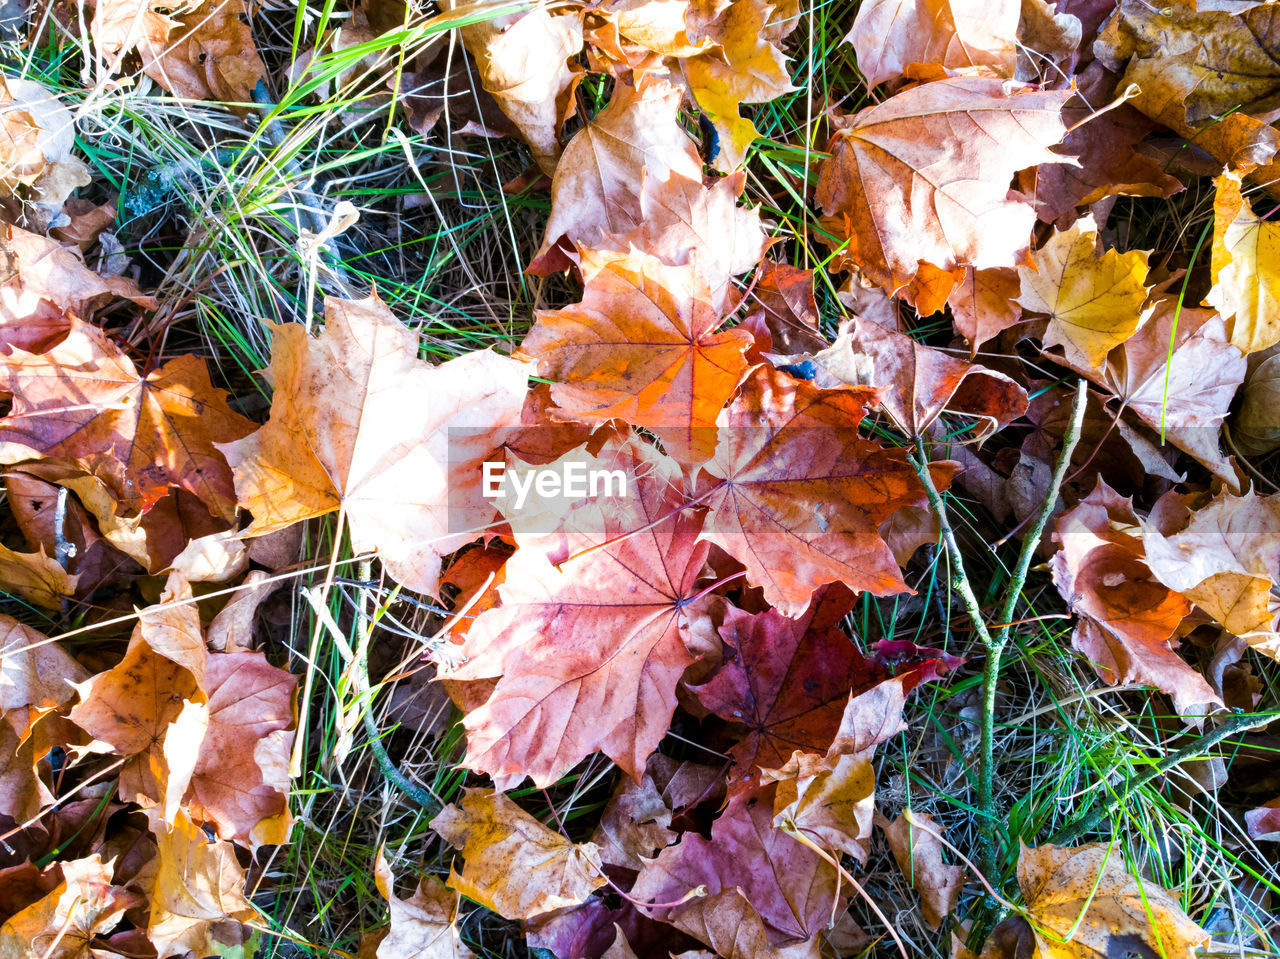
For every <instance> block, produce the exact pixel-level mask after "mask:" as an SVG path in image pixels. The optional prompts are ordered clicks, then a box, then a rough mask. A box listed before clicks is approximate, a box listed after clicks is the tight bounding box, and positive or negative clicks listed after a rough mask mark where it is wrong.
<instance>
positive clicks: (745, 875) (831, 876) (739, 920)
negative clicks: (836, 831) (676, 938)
mask: <svg viewBox="0 0 1280 959" xmlns="http://www.w3.org/2000/svg"><path fill="white" fill-rule="evenodd" d="M773 791H774V787H772V786H767V787H765V788H764V789H762V790H758V791H746V792H741V793H739V794H738V795H736V796H734V797H732V798H731V799H730V800H729V803H728V805H727V806H726V807H725V809H724V811H723V812H722V813H721V814H720V815H719V817H717V819H716V820H715V822H713V823H712V824H711V836H710V838H709V839H708V838H704V837H703V836H701V835H698V834H697V833H695V832H687V833H685V834H684V835H683V836H682V837H681V840H680V842H679V843H677V844H676V845H673V846H668V847H667V848H666V849H664V850H663V851H662V852H661V853H659V854H658V857H657V858H656V859H653V860H651V861H649V862H647V863H646V864H645V867H644V869H643V870H641V872H640V875H639V877H638V878H637V879H636V882H635V885H634V886H632V887H631V893H630V895H631V897H632V898H633V899H635V900H637V901H638V902H639V903H640V904H641V905H642V906H644V905H645V904H647V903H654V904H655V905H653V906H649V907H648V908H646V909H645V911H646V912H647V913H649V914H650V915H653V916H655V917H657V918H659V919H662V920H663V921H664V922H669V923H671V924H672V925H674V926H675V927H676V928H678V929H681V930H682V931H684V932H687V933H689V934H690V935H692V936H696V937H697V938H699V939H702V940H703V941H704V942H707V944H708V945H712V946H715V947H716V948H717V950H723V948H724V946H725V945H726V943H725V942H724V941H720V937H719V936H717V935H713V934H712V931H713V930H715V929H716V928H717V927H719V928H720V929H724V928H725V927H726V926H727V927H728V928H729V929H736V928H737V927H740V926H742V925H743V924H744V923H746V924H747V925H748V927H749V925H750V917H751V914H752V913H753V912H754V913H755V915H756V917H757V921H761V922H763V923H764V927H765V929H764V931H765V933H766V935H767V937H768V942H769V943H770V944H771V945H773V946H781V945H784V944H789V943H794V942H797V941H804V940H809V939H814V938H815V937H816V936H817V935H818V934H819V933H820V932H821V931H822V930H824V929H825V928H826V927H827V924H828V922H829V921H830V919H831V916H832V915H833V913H835V912H837V911H839V905H840V903H841V901H842V899H843V894H842V892H841V891H840V889H839V879H838V877H837V874H836V871H835V869H834V868H833V867H832V866H831V865H830V863H828V862H827V861H826V860H825V859H823V858H821V857H820V856H818V854H817V853H815V852H813V851H812V850H811V849H808V848H807V847H805V846H804V845H802V844H801V843H799V842H797V841H796V840H795V839H793V838H792V837H791V836H789V835H787V834H786V833H785V832H784V831H782V830H781V829H776V828H774V825H773V795H772V794H773ZM780 863H785V864H786V868H785V869H781V868H777V864H780ZM699 887H705V892H704V893H703V895H701V896H698V895H694V896H690V893H692V892H694V890H697V889H699ZM735 887H736V890H737V891H738V892H740V894H741V897H742V900H744V901H745V905H746V906H749V909H747V908H744V903H738V902H737V901H736V896H734V895H733V893H734V890H735ZM722 894H729V895H728V897H727V898H726V896H724V895H722ZM681 900H685V901H684V902H681ZM672 903H680V904H679V905H669V904H672ZM734 905H737V909H736V910H733V906H734ZM726 909H727V910H731V911H733V912H734V913H736V914H732V915H720V913H721V911H722V910H726ZM738 934H740V933H736V934H735V935H738ZM728 941H732V938H729V940H728ZM721 954H722V955H727V954H730V953H725V952H723V951H722V952H721Z"/></svg>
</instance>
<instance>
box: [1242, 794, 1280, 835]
mask: <svg viewBox="0 0 1280 959" xmlns="http://www.w3.org/2000/svg"><path fill="white" fill-rule="evenodd" d="M1244 822H1245V827H1246V828H1247V829H1248V830H1249V836H1250V837H1251V838H1253V839H1258V840H1271V841H1275V840H1276V839H1280V798H1276V799H1273V800H1271V802H1269V803H1266V804H1265V805H1263V806H1259V807H1258V808H1257V809H1250V810H1249V811H1248V812H1246V813H1245V814H1244Z"/></svg>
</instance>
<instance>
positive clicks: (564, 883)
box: [431, 788, 605, 919]
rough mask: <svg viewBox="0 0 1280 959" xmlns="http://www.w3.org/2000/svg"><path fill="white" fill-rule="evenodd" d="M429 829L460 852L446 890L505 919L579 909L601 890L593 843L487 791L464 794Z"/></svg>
mask: <svg viewBox="0 0 1280 959" xmlns="http://www.w3.org/2000/svg"><path fill="white" fill-rule="evenodd" d="M431 828H432V829H434V830H435V831H436V832H437V833H439V834H440V835H441V836H443V837H444V838H445V839H446V840H447V841H448V842H449V843H450V844H452V845H453V846H454V848H456V849H460V850H461V851H462V858H463V860H464V862H463V867H462V873H461V874H459V873H458V872H457V871H456V870H455V869H454V868H452V867H450V870H449V887H450V888H451V889H456V890H458V892H460V893H462V894H463V895H464V896H466V897H467V898H468V899H472V900H474V901H476V902H478V903H480V904H481V905H484V906H487V907H488V908H490V909H492V910H493V911H494V912H496V913H498V914H499V915H501V916H505V917H506V918H508V919H531V918H533V917H534V916H539V915H542V914H543V913H547V912H552V911H554V910H556V909H562V908H564V907H565V906H576V905H577V904H578V903H580V902H582V901H583V900H584V899H586V898H587V897H588V896H589V895H591V893H592V892H593V891H594V890H596V889H598V888H600V887H601V886H603V885H604V883H605V877H604V867H603V866H602V865H601V863H600V854H599V850H597V849H596V847H595V844H594V843H572V842H570V841H569V840H568V839H565V838H564V837H563V836H561V835H560V834H559V833H556V832H552V831H551V830H550V829H548V828H547V827H546V826H544V825H542V823H540V822H538V820H536V819H534V818H533V817H532V816H530V815H529V814H528V813H527V812H525V811H524V810H523V809H521V808H520V807H519V806H517V805H516V804H515V803H514V802H512V801H511V800H510V799H508V798H507V797H506V796H503V795H501V794H499V793H495V792H494V791H493V790H492V789H474V788H469V789H467V790H466V793H465V794H464V795H463V797H462V800H461V802H460V803H459V804H457V805H452V804H450V805H448V806H446V807H445V808H444V809H443V810H441V812H440V813H439V815H437V816H436V818H435V819H433V820H432V821H431Z"/></svg>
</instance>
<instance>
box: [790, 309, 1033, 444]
mask: <svg viewBox="0 0 1280 959" xmlns="http://www.w3.org/2000/svg"><path fill="white" fill-rule="evenodd" d="M786 362H787V363H789V364H795V363H804V362H808V363H811V364H812V365H813V366H814V367H815V372H814V375H813V377H811V381H812V382H813V384H814V385H815V386H820V387H823V388H832V387H838V386H871V387H877V388H879V389H880V390H881V397H880V407H881V409H883V410H884V411H885V412H887V413H888V414H889V416H890V417H892V419H893V421H894V423H896V424H897V426H898V427H899V428H900V429H901V430H902V431H903V432H905V433H906V434H907V435H908V436H922V435H924V433H925V432H926V431H927V430H928V429H929V427H930V426H931V425H932V424H933V422H934V421H935V420H936V419H937V418H938V417H939V416H941V415H942V414H943V413H944V412H947V413H951V414H952V415H954V416H957V417H961V418H965V419H968V418H972V419H973V420H974V421H975V422H974V428H973V429H971V430H969V432H968V433H967V434H966V435H965V436H964V438H965V439H966V440H972V441H974V442H977V443H979V444H981V442H982V441H983V440H985V439H986V438H987V437H988V436H990V435H991V434H992V433H994V432H995V431H997V430H1000V429H1003V428H1004V427H1005V426H1007V425H1008V424H1009V423H1011V422H1013V421H1014V420H1015V419H1017V418H1018V417H1019V416H1021V415H1022V414H1023V413H1025V412H1026V410H1027V391H1026V390H1024V389H1023V388H1022V387H1021V386H1019V385H1018V384H1017V383H1015V382H1014V381H1013V380H1011V379H1010V378H1009V377H1007V376H1005V375H1004V374H1003V373H998V372H996V371H995V370H989V369H987V368H986V367H983V366H977V365H975V364H972V363H966V362H965V361H964V360H960V359H956V358H954V357H951V356H948V355H947V354H945V353H943V352H942V351H941V350H935V349H932V348H931V347H928V346H924V345H923V344H920V343H917V342H916V341H915V340H913V339H912V338H911V337H909V336H907V335H905V334H903V333H899V332H897V331H896V330H890V329H886V328H885V327H883V326H880V325H879V324H877V323H872V322H870V321H868V320H863V319H860V318H859V317H856V316H855V317H852V318H850V319H848V320H846V321H845V322H844V323H842V324H841V325H840V332H839V334H838V335H837V337H836V341H835V342H834V343H833V344H831V346H829V347H827V348H826V349H825V350H822V351H821V352H819V353H814V354H812V355H810V356H803V357H786Z"/></svg>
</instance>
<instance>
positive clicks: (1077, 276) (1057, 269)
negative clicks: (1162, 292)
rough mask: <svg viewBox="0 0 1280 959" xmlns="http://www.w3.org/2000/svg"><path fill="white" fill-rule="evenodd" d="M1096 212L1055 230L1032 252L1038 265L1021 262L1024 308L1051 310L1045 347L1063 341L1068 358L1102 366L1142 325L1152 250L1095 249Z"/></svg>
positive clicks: (1019, 269) (1039, 310)
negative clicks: (1025, 264)
mask: <svg viewBox="0 0 1280 959" xmlns="http://www.w3.org/2000/svg"><path fill="white" fill-rule="evenodd" d="M1097 243H1098V226H1097V224H1096V223H1095V222H1094V220H1093V217H1092V216H1087V217H1083V218H1082V219H1080V220H1078V221H1077V222H1076V223H1075V224H1074V225H1073V226H1072V227H1071V229H1069V230H1063V231H1061V232H1059V233H1055V234H1054V235H1053V236H1052V237H1050V238H1049V241H1048V242H1047V243H1046V244H1045V245H1044V246H1042V247H1041V248H1040V249H1039V250H1036V252H1035V253H1033V254H1032V259H1033V260H1034V261H1035V266H1033V267H1030V266H1019V267H1018V277H1019V280H1020V282H1021V287H1022V295H1021V296H1019V297H1018V299H1017V301H1016V302H1018V303H1020V304H1021V305H1022V306H1023V308H1024V309H1028V310H1033V311H1035V312H1037V313H1047V314H1048V315H1049V329H1048V330H1047V331H1046V332H1045V336H1044V345H1045V346H1046V347H1049V346H1055V345H1060V346H1062V348H1063V349H1064V350H1065V351H1066V354H1067V359H1068V360H1069V361H1070V360H1074V361H1076V362H1079V363H1084V364H1087V365H1088V366H1090V367H1092V368H1093V369H1101V368H1102V363H1103V361H1104V360H1105V359H1106V357H1107V353H1108V352H1110V351H1111V349H1112V348H1113V347H1116V346H1119V345H1120V344H1121V343H1123V342H1124V341H1125V340H1127V339H1128V338H1129V337H1131V336H1132V335H1133V334H1134V332H1135V331H1136V330H1137V329H1138V325H1139V323H1140V322H1141V319H1142V304H1143V302H1144V301H1145V300H1146V298H1147V286H1146V283H1145V280H1146V278H1147V253H1146V251H1144V250H1132V251H1130V252H1128V253H1118V252H1116V251H1115V250H1107V251H1106V252H1105V253H1103V254H1102V255H1101V256H1098V255H1097V253H1096V252H1095V251H1096V249H1097Z"/></svg>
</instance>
